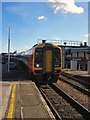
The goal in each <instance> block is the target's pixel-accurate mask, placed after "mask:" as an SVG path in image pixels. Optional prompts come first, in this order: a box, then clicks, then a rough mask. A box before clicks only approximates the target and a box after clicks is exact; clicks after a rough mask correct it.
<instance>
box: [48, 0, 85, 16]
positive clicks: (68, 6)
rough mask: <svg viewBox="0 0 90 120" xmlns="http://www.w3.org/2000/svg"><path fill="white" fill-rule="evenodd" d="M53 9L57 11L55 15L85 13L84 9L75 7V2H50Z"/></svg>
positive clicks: (65, 0) (61, 0)
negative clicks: (60, 13)
mask: <svg viewBox="0 0 90 120" xmlns="http://www.w3.org/2000/svg"><path fill="white" fill-rule="evenodd" d="M48 2H50V4H51V5H52V7H53V8H54V9H55V11H54V13H57V12H59V11H60V12H63V13H76V14H80V13H83V12H84V9H83V8H82V7H79V6H77V5H75V0H48Z"/></svg>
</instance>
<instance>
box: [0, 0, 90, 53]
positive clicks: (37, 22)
mask: <svg viewBox="0 0 90 120" xmlns="http://www.w3.org/2000/svg"><path fill="white" fill-rule="evenodd" d="M4 1H5V0H4ZM7 1H8V0H6V2H2V5H1V3H0V8H1V6H2V50H1V49H0V52H7V41H8V27H9V26H10V41H11V43H10V51H11V52H14V51H15V50H17V51H18V52H19V51H23V50H27V49H29V48H31V47H32V46H33V45H34V44H36V43H37V39H50V40H62V41H63V40H73V41H82V42H87V41H88V36H90V34H89V33H88V2H74V0H67V1H66V0H47V2H21V1H20V2H12V0H10V1H11V2H7ZM0 22H1V21H0Z"/></svg>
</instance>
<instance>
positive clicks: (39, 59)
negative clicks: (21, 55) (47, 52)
mask: <svg viewBox="0 0 90 120" xmlns="http://www.w3.org/2000/svg"><path fill="white" fill-rule="evenodd" d="M42 58H43V54H42V49H41V48H37V49H36V51H35V64H34V66H35V67H37V68H38V67H42V61H43V59H42Z"/></svg>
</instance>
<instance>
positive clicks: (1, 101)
mask: <svg viewBox="0 0 90 120" xmlns="http://www.w3.org/2000/svg"><path fill="white" fill-rule="evenodd" d="M11 89H12V83H10V82H0V120H1V118H4V117H5V114H6V110H7V107H8V102H9V99H10V94H11Z"/></svg>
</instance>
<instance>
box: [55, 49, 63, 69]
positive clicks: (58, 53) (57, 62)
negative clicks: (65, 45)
mask: <svg viewBox="0 0 90 120" xmlns="http://www.w3.org/2000/svg"><path fill="white" fill-rule="evenodd" d="M60 62H61V60H60V49H57V48H56V49H55V54H54V65H55V67H60Z"/></svg>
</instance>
